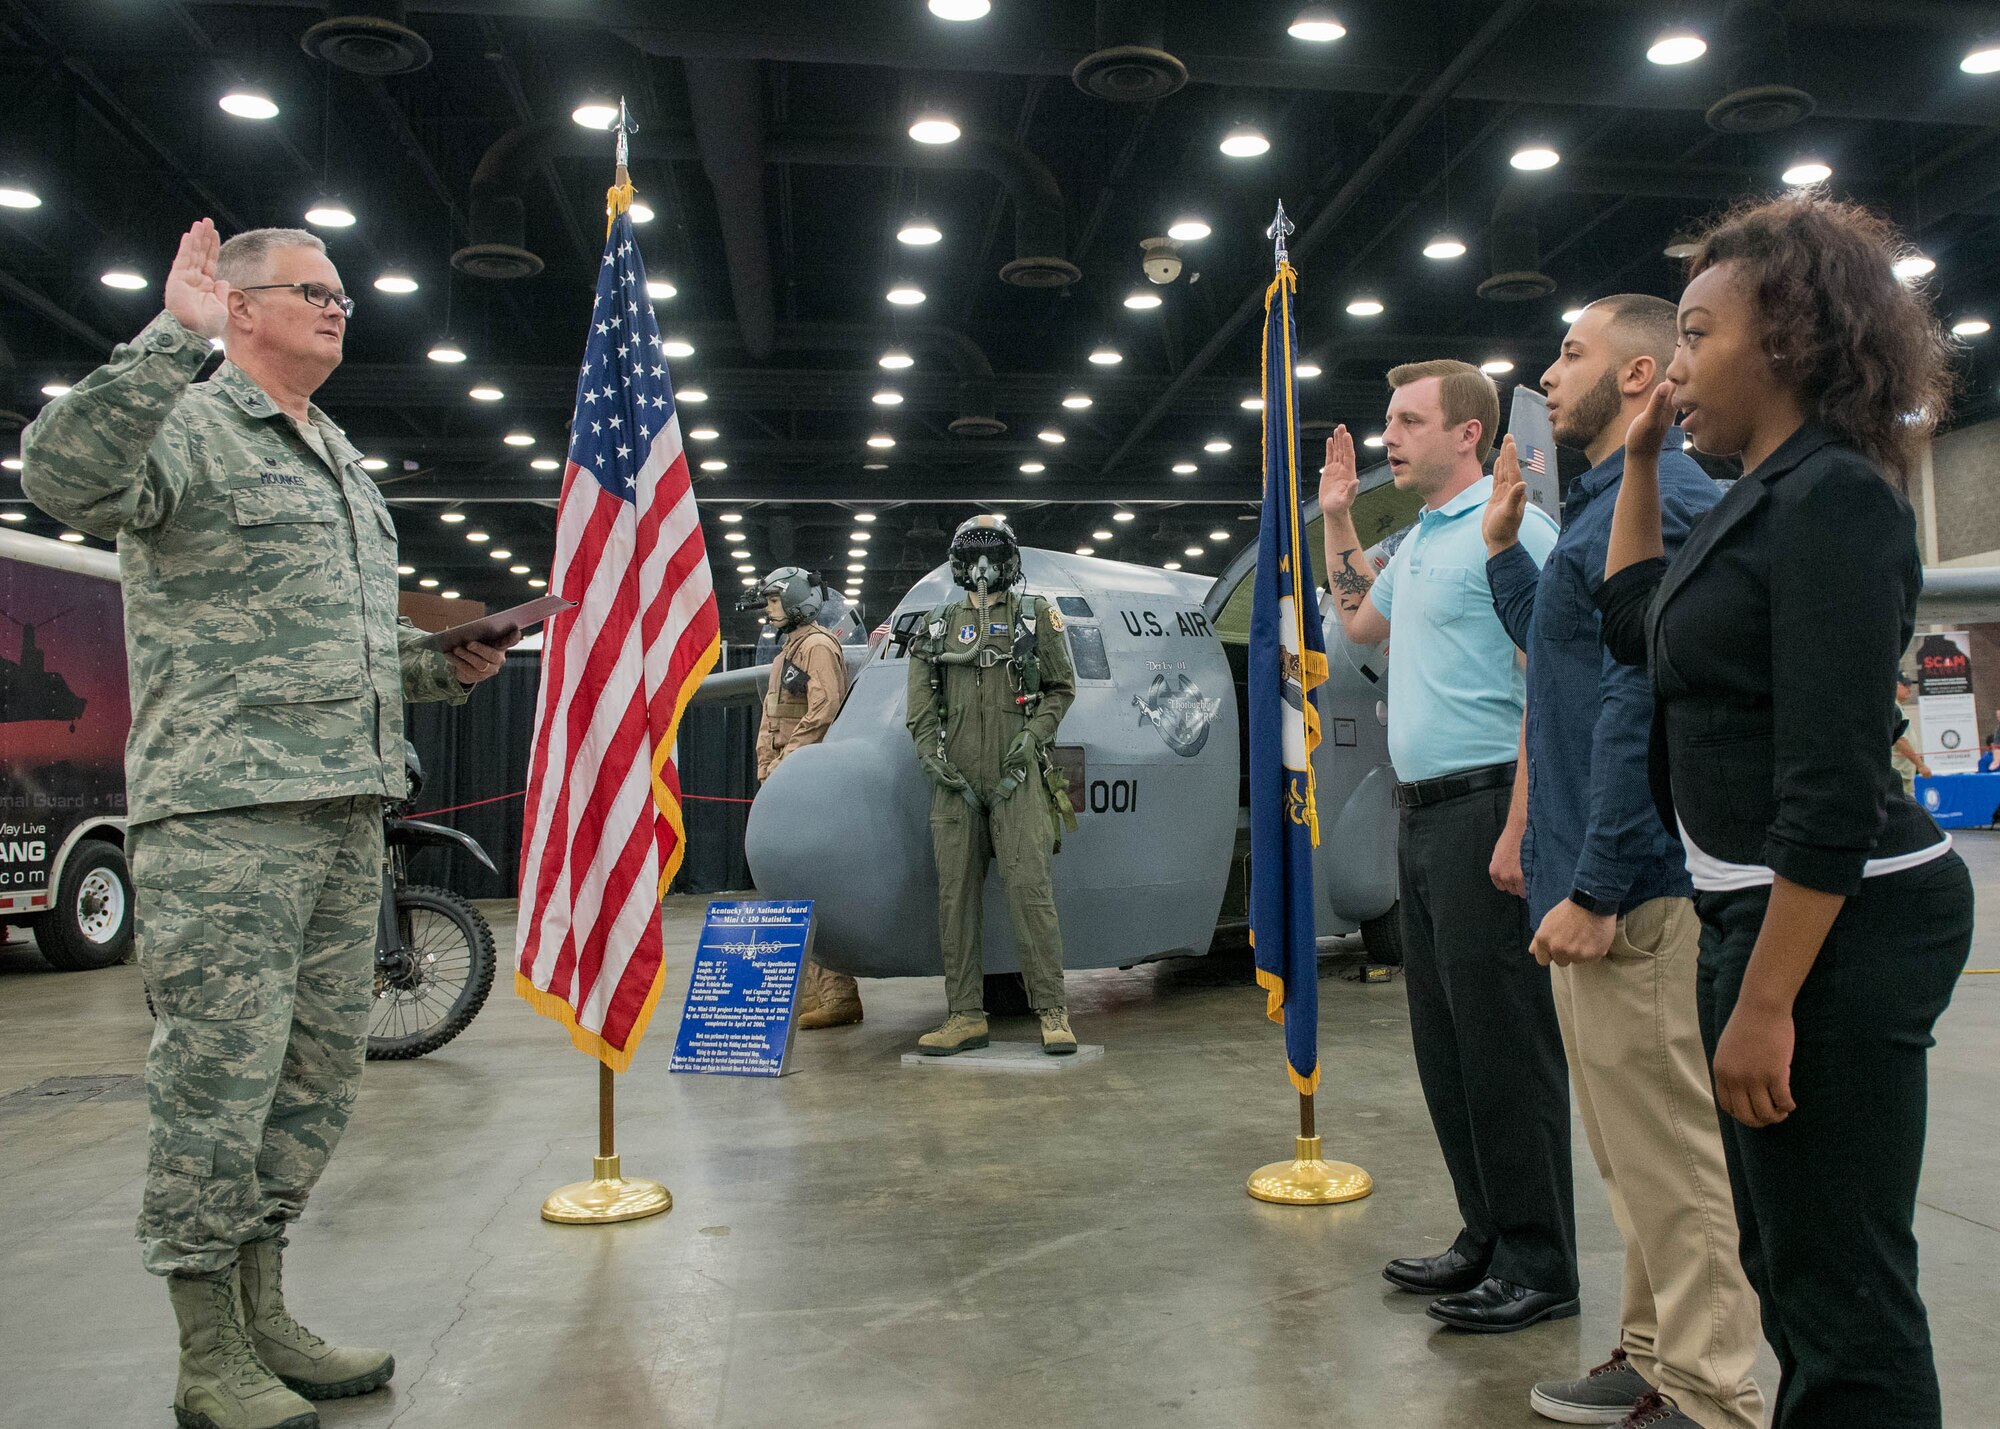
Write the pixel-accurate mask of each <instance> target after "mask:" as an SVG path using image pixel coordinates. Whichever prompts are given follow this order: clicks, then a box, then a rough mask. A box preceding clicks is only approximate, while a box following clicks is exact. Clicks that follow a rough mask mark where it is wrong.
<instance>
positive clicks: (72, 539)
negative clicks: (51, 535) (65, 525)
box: [56, 531, 83, 546]
mask: <svg viewBox="0 0 2000 1429" xmlns="http://www.w3.org/2000/svg"><path fill="white" fill-rule="evenodd" d="M56 539H57V540H58V541H67V542H69V543H70V544H71V545H72V546H78V545H81V544H83V536H82V535H81V534H80V533H79V532H76V531H65V532H63V533H62V534H61V535H60V536H58V537H56Z"/></svg>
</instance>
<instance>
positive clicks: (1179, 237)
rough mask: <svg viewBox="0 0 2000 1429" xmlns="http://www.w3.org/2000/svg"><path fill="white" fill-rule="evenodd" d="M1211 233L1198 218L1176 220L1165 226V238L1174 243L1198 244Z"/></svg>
mask: <svg viewBox="0 0 2000 1429" xmlns="http://www.w3.org/2000/svg"><path fill="white" fill-rule="evenodd" d="M1211 232H1213V230H1212V229H1210V228H1209V226H1208V225H1207V224H1206V223H1204V222H1203V221H1202V220H1200V219H1198V218H1192V217H1190V218H1177V219H1175V220H1174V221H1173V222H1172V223H1171V224H1169V225H1168V226H1167V237H1169V238H1171V239H1173V240H1174V241H1175V242H1176V243H1199V242H1200V241H1201V240H1202V239H1204V238H1206V237H1208V235H1209V234H1210V233H1211Z"/></svg>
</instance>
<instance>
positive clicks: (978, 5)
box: [931, 0, 993, 23]
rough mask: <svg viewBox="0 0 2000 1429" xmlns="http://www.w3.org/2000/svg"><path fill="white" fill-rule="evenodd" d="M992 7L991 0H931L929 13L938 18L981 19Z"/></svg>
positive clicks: (961, 20)
mask: <svg viewBox="0 0 2000 1429" xmlns="http://www.w3.org/2000/svg"><path fill="white" fill-rule="evenodd" d="M992 8H993V0H931V13H932V14H933V15H935V16H937V17H938V18H939V19H940V20H954V21H958V22H960V23H963V22H965V21H967V20H981V19H984V18H985V17H986V12H987V11H988V10H991V9H992Z"/></svg>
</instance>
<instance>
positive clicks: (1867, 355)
mask: <svg viewBox="0 0 2000 1429" xmlns="http://www.w3.org/2000/svg"><path fill="white" fill-rule="evenodd" d="M1697 241H1698V243H1699V247H1698V248H1697V249H1696V250H1695V253H1694V256H1693V257H1691V258H1689V259H1688V277H1689V278H1690V279H1692V278H1694V276H1695V275H1696V274H1698V273H1701V272H1704V271H1705V270H1707V269H1709V268H1713V267H1715V266H1716V265H1718V264H1721V263H1730V262H1734V263H1736V264H1738V265H1739V267H1740V269H1741V270H1742V272H1743V274H1744V277H1745V279H1746V280H1747V282H1748V283H1749V286H1750V290H1751V292H1752V293H1753V294H1754V295H1755V298H1756V303H1757V310H1758V315H1759V316H1760V317H1761V318H1762V320H1763V322H1764V325H1765V331H1764V343H1765V346H1766V347H1767V348H1768V349H1769V350H1770V352H1771V354H1772V357H1773V360H1774V361H1775V362H1776V363H1777V366H1778V370H1779V373H1780V374H1781V375H1783V374H1789V375H1790V376H1791V377H1792V379H1793V380H1794V381H1795V382H1796V383H1797V386H1798V389H1799V393H1800V396H1801V399H1802V401H1803V405H1804V406H1805V409H1806V413H1807V415H1808V416H1810V417H1812V418H1814V419H1816V420H1817V421H1818V422H1819V423H1820V424H1821V425H1822V426H1824V427H1826V428H1828V429H1829V430H1830V431H1833V432H1835V433H1837V434H1838V435H1839V436H1841V437H1844V438H1845V439H1846V440H1848V441H1849V442H1852V443H1853V444H1854V446H1855V447H1857V448H1858V449H1859V450H1860V451H1861V452H1862V454H1863V455H1865V456H1866V457H1868V459H1869V460H1870V461H1872V462H1874V463H1875V464H1876V466H1878V467H1880V468H1882V469H1883V470H1884V471H1886V472H1888V473H1890V475H1891V476H1892V477H1894V478H1895V479H1896V480H1897V481H1898V482H1903V481H1906V480H1907V479H1908V478H1909V476H1910V475H1911V474H1912V473H1913V472H1914V471H1915V470H1916V468H1917V466H1918V464H1919V463H1920V462H1921V460H1922V456H1923V449H1924V444H1925V442H1926V441H1928V440H1929V438H1930V436H1931V434H1932V433H1933V432H1934V431H1936V430H1937V426H1938V423H1939V422H1940V421H1941V420H1942V419H1943V417H1944V414H1945V408H1946V406H1947V405H1948V404H1949V403H1950V401H1951V397H1952V393H1953V391H1954V389H1955V387H1956V386H1957V380H1956V376H1955V374H1954V372H1953V369H1952V349H1951V345H1950V343H1949V342H1948V340H1947V339H1946V338H1945V336H1944V333H1943V331H1942V330H1941V329H1940V328H1939V326H1938V321H1937V315H1936V314H1935V313H1933V312H1932V311H1931V304H1930V300H1929V298H1928V297H1927V296H1926V295H1925V294H1924V293H1923V292H1922V291H1920V290H1919V289H1918V288H1916V287H1915V286H1914V285H1910V284H1905V283H1903V282H1902V281H1900V280H1899V279H1898V278H1897V277H1896V276H1895V274H1894V273H1893V272H1891V271H1890V266H1891V265H1892V264H1893V263H1894V262H1895V261H1896V260H1897V259H1898V258H1900V257H1903V256H1904V255H1905V254H1907V253H1909V252H1910V251H1911V249H1910V245H1909V244H1908V243H1907V242H1906V241H1905V240H1904V239H1903V237H1902V235H1901V234H1900V233H1898V232H1897V230H1896V228H1895V226H1894V225H1893V224H1891V223H1890V222H1889V220H1888V219H1886V218H1884V217H1882V216H1881V215H1880V214H1877V213H1874V212H1872V211H1871V210H1869V209H1866V208H1863V207H1861V206H1860V205H1859V204H1852V203H1842V202H1839V201H1838V200H1835V199H1830V198H1827V197H1825V196H1824V195H1821V194H1815V193H1810V192H1808V193H1797V194H1787V195H1785V196H1784V197H1782V198H1774V199H1751V200H1746V201H1745V202H1743V203H1741V204H1739V205H1738V206H1737V207H1736V208H1734V209H1732V210H1730V212H1728V213H1727V214H1725V215H1724V216H1723V217H1722V218H1721V219H1719V220H1718V221H1717V222H1716V223H1715V225H1714V226H1713V227H1712V228H1710V229H1709V230H1708V232H1707V233H1705V234H1703V235H1701V236H1700V238H1699V239H1698V240H1697Z"/></svg>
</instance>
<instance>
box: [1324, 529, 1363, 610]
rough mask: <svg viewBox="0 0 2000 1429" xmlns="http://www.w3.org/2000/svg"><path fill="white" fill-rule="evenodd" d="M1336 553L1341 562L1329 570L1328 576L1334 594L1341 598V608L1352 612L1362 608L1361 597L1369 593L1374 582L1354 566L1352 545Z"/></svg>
mask: <svg viewBox="0 0 2000 1429" xmlns="http://www.w3.org/2000/svg"><path fill="white" fill-rule="evenodd" d="M1336 554H1337V555H1338V556H1339V557H1340V564H1339V565H1337V566H1334V567H1333V568H1332V569H1331V570H1329V571H1328V572H1327V573H1326V578H1327V581H1328V583H1329V584H1331V585H1332V587H1333V592H1334V594H1335V595H1336V596H1338V597H1339V598H1340V608H1341V609H1342V610H1345V611H1347V612H1349V613H1350V614H1351V613H1352V612H1354V611H1357V610H1359V609H1361V598H1362V597H1363V596H1365V595H1367V594H1368V587H1369V586H1371V585H1373V584H1374V582H1373V581H1371V580H1369V579H1368V577H1367V576H1365V575H1363V574H1362V573H1361V572H1360V571H1358V570H1356V569H1355V568H1354V556H1355V550H1354V548H1353V547H1352V546H1349V547H1348V548H1347V549H1346V550H1344V551H1339V552H1336Z"/></svg>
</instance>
